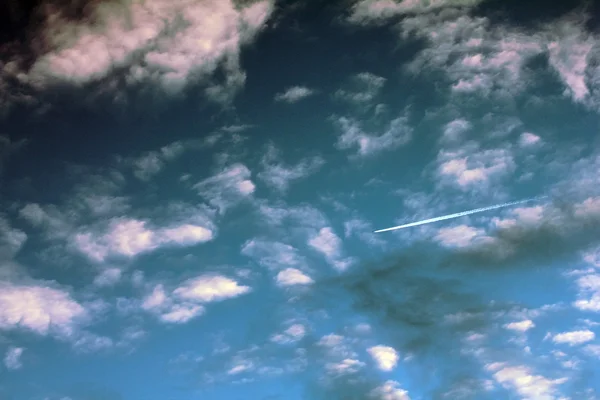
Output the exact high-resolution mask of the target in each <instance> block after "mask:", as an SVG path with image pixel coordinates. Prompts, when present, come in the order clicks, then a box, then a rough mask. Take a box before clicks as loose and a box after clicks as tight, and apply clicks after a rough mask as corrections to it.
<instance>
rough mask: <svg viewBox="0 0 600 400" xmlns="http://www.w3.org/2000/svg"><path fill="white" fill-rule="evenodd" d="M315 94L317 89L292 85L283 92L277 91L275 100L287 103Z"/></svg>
mask: <svg viewBox="0 0 600 400" xmlns="http://www.w3.org/2000/svg"><path fill="white" fill-rule="evenodd" d="M314 94H315V91H314V90H313V89H310V88H307V87H305V86H292V87H290V88H288V89H286V90H285V91H284V92H282V93H277V94H276V95H275V101H282V102H285V103H296V102H298V101H300V100H302V99H305V98H307V97H309V96H312V95H314Z"/></svg>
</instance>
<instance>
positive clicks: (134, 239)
mask: <svg viewBox="0 0 600 400" xmlns="http://www.w3.org/2000/svg"><path fill="white" fill-rule="evenodd" d="M212 238H213V233H212V231H211V230H210V229H208V228H205V227H202V226H198V225H192V224H184V225H180V226H174V227H170V228H158V229H153V228H150V227H149V226H148V224H147V222H146V221H142V220H136V219H127V218H115V219H113V220H111V221H110V223H109V226H108V228H107V229H106V232H105V233H102V234H98V233H96V232H80V233H77V234H75V235H74V236H73V246H74V247H75V248H76V249H77V250H78V251H80V252H81V253H83V254H85V255H86V256H87V257H89V258H90V259H91V260H94V261H96V262H104V261H105V260H106V259H108V258H110V257H121V258H123V257H124V258H131V257H135V256H137V255H138V254H141V253H146V252H149V251H153V250H156V249H158V248H160V247H172V246H191V245H194V244H198V243H204V242H207V241H210V240H211V239H212Z"/></svg>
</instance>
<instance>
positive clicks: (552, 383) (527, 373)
mask: <svg viewBox="0 0 600 400" xmlns="http://www.w3.org/2000/svg"><path fill="white" fill-rule="evenodd" d="M486 369H487V370H488V371H491V372H493V376H494V379H495V380H496V382H498V383H499V384H501V385H502V386H503V387H505V388H506V389H513V390H515V391H516V392H517V393H518V394H519V396H522V397H523V398H526V399H540V400H541V399H548V400H551V399H555V398H556V395H557V390H556V386H557V385H560V384H562V383H564V382H566V381H567V379H566V378H561V379H555V380H550V379H547V378H545V377H543V376H541V375H533V374H532V372H531V370H530V369H529V368H527V367H525V366H508V365H506V364H504V363H492V364H487V365H486Z"/></svg>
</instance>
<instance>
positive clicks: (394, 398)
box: [371, 380, 410, 400]
mask: <svg viewBox="0 0 600 400" xmlns="http://www.w3.org/2000/svg"><path fill="white" fill-rule="evenodd" d="M371 397H372V398H374V399H377V400H410V396H409V395H408V392H407V391H406V390H404V389H402V388H401V387H400V384H399V383H398V382H396V381H391V380H390V381H385V382H384V383H383V384H382V385H380V386H378V387H376V388H375V389H373V390H372V391H371Z"/></svg>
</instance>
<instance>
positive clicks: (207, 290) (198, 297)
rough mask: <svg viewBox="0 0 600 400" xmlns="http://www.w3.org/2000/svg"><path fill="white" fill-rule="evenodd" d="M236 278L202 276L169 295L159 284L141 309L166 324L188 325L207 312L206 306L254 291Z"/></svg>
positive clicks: (185, 283)
mask: <svg viewBox="0 0 600 400" xmlns="http://www.w3.org/2000/svg"><path fill="white" fill-rule="evenodd" d="M250 290H251V289H250V287H248V286H241V285H239V284H238V283H237V282H236V281H234V280H233V279H230V278H227V277H225V276H221V275H201V276H198V277H195V278H191V279H188V280H186V281H185V282H183V283H182V284H181V285H180V286H178V287H177V288H175V289H174V290H172V291H171V292H170V293H168V292H167V291H166V290H165V287H164V285H163V284H157V285H156V286H154V288H153V289H152V292H151V293H149V294H148V295H147V296H146V297H145V298H144V299H143V301H142V304H141V308H142V309H143V310H146V311H148V312H151V313H153V314H155V315H157V316H158V318H159V319H160V320H161V321H162V322H165V323H177V324H183V323H186V322H188V321H190V320H192V319H194V318H196V317H198V316H200V315H202V314H203V313H204V311H205V307H204V305H203V304H207V303H211V302H216V301H223V300H226V299H231V298H235V297H238V296H241V295H243V294H246V293H249V292H250Z"/></svg>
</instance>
